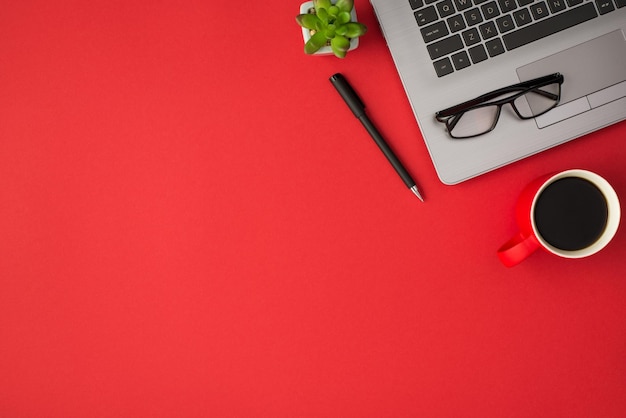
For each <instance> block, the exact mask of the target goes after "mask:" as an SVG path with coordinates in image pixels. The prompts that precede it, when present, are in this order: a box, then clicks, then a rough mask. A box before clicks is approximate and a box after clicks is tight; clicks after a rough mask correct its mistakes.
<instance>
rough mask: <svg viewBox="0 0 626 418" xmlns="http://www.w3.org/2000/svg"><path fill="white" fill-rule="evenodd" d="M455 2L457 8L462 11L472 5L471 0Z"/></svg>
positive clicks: (457, 0) (455, 0)
mask: <svg viewBox="0 0 626 418" xmlns="http://www.w3.org/2000/svg"><path fill="white" fill-rule="evenodd" d="M454 4H455V5H456V9H457V10H458V11H459V12H460V11H462V10H467V9H469V8H470V7H472V1H471V0H454Z"/></svg>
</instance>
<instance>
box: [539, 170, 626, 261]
mask: <svg viewBox="0 0 626 418" xmlns="http://www.w3.org/2000/svg"><path fill="white" fill-rule="evenodd" d="M566 177H578V178H581V179H585V180H587V181H589V182H591V183H592V184H593V185H595V186H596V187H597V188H598V189H599V190H600V191H601V192H602V194H603V195H604V198H605V199H606V204H607V209H608V216H607V220H606V226H605V228H604V231H603V232H602V235H600V237H599V238H598V239H597V240H596V241H595V242H593V243H592V244H591V245H589V246H587V247H585V248H582V249H579V250H574V251H568V250H563V249H561V248H557V247H555V246H553V245H551V244H550V243H548V242H547V241H546V240H545V239H544V238H543V237H542V236H541V234H540V233H539V231H538V229H537V225H535V216H534V214H535V205H536V204H537V200H538V198H539V196H540V195H541V193H542V192H543V191H544V190H545V189H546V187H548V186H549V185H550V184H552V183H554V182H555V181H557V180H560V179H563V178H566ZM620 216H621V211H620V204H619V199H618V198H617V193H615V190H614V189H613V187H612V186H611V185H610V184H609V182H608V181H606V180H605V179H604V178H602V177H601V176H599V175H598V174H596V173H593V172H591V171H587V170H579V169H574V170H566V171H562V172H560V173H558V174H555V175H554V176H552V177H550V178H549V179H548V180H546V181H545V182H544V183H543V184H542V185H541V187H540V188H539V190H538V191H537V193H535V196H534V197H533V201H532V205H531V207H530V219H531V224H532V228H533V232H534V234H535V236H536V237H537V240H538V241H539V243H540V244H541V246H542V247H544V248H545V249H546V250H548V251H550V252H551V253H553V254H556V255H558V256H561V257H566V258H581V257H587V256H590V255H593V254H595V253H597V252H598V251H600V250H601V249H603V248H604V247H606V245H607V244H608V243H609V242H610V241H611V239H613V237H614V236H615V233H616V232H617V227H618V226H619V221H620Z"/></svg>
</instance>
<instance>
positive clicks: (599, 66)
mask: <svg viewBox="0 0 626 418" xmlns="http://www.w3.org/2000/svg"><path fill="white" fill-rule="evenodd" d="M557 72H559V73H561V74H563V78H564V82H563V86H562V87H561V104H559V106H558V107H557V108H555V109H553V110H551V111H550V112H548V113H546V114H545V115H543V116H540V117H538V118H536V121H537V125H538V126H539V127H540V128H542V127H545V126H548V125H551V124H553V123H556V122H558V121H560V120H563V119H566V118H569V117H572V116H575V115H577V114H579V113H582V112H585V111H587V110H590V109H593V108H595V107H599V106H602V105H603V104H606V103H609V102H611V101H614V100H617V99H619V98H621V97H625V96H626V39H624V34H623V33H622V31H621V30H616V31H613V32H610V33H607V34H606V35H602V36H600V37H598V38H595V39H592V40H590V41H587V42H584V43H582V44H580V45H576V46H574V47H571V48H569V49H566V50H564V51H561V52H558V53H556V54H553V55H550V56H549V57H546V58H543V59H540V60H539V61H535V62H533V63H531V64H528V65H525V66H523V67H520V68H518V69H517V76H518V77H519V79H520V81H526V80H531V79H533V78H537V77H541V76H544V75H548V74H552V73H557Z"/></svg>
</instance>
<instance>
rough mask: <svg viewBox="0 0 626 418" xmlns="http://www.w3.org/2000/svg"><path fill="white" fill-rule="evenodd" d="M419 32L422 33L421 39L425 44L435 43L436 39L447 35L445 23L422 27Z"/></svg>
mask: <svg viewBox="0 0 626 418" xmlns="http://www.w3.org/2000/svg"><path fill="white" fill-rule="evenodd" d="M420 31H421V32H422V38H424V42H426V43H428V42H432V41H436V40H437V39H439V38H443V37H444V36H446V35H448V34H449V32H448V27H447V26H446V23H445V22H437V23H433V24H432V25H429V26H424V27H423V28H422V29H420Z"/></svg>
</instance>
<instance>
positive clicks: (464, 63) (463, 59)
mask: <svg viewBox="0 0 626 418" xmlns="http://www.w3.org/2000/svg"><path fill="white" fill-rule="evenodd" d="M450 58H452V64H453V65H454V68H455V69H456V70H457V71H458V70H462V69H463V68H466V67H469V66H470V60H469V57H468V56H467V52H465V51H461V52H457V53H456V54H454V55H452V57H450Z"/></svg>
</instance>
